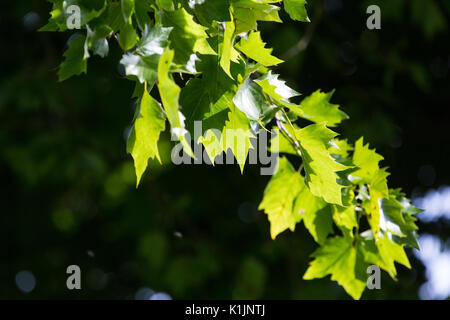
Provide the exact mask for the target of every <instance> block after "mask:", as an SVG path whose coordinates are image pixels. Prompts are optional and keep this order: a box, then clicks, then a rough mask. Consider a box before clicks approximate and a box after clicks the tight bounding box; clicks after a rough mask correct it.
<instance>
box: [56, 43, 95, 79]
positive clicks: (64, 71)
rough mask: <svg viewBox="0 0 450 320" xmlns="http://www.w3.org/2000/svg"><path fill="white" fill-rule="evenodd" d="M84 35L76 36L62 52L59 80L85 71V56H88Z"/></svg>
mask: <svg viewBox="0 0 450 320" xmlns="http://www.w3.org/2000/svg"><path fill="white" fill-rule="evenodd" d="M85 43H86V37H85V36H78V37H76V38H75V39H73V40H72V41H70V43H69V48H68V49H67V51H66V52H64V57H65V60H64V61H63V62H62V63H61V66H60V67H59V71H58V77H59V81H64V80H66V79H68V78H70V77H71V76H74V75H79V74H81V73H86V71H87V62H86V57H88V56H89V53H88V52H87V49H86V46H85Z"/></svg>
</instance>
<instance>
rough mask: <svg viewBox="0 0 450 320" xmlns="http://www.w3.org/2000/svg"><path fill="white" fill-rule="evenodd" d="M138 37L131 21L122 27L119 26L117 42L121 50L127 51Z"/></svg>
mask: <svg viewBox="0 0 450 320" xmlns="http://www.w3.org/2000/svg"><path fill="white" fill-rule="evenodd" d="M138 39H139V37H138V35H137V33H136V30H135V29H134V27H133V24H132V23H131V22H130V23H127V24H124V25H123V26H122V28H120V33H119V44H120V47H121V48H122V49H123V50H125V51H128V50H130V49H131V48H133V47H134V45H135V44H136V42H137V41H138Z"/></svg>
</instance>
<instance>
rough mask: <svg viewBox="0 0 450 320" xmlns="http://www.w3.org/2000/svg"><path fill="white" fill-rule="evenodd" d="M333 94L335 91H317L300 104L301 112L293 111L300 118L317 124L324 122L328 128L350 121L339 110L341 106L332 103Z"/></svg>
mask: <svg viewBox="0 0 450 320" xmlns="http://www.w3.org/2000/svg"><path fill="white" fill-rule="evenodd" d="M333 93H334V91H331V92H328V93H324V92H322V91H320V90H317V91H316V92H314V93H313V94H311V95H310V96H308V97H306V98H304V99H303V101H302V102H301V104H300V112H298V111H297V110H296V109H292V108H291V109H292V110H293V111H294V112H295V113H296V114H297V115H298V116H299V117H302V118H304V119H307V120H309V121H312V122H316V123H321V122H324V123H325V124H326V125H327V126H329V127H333V126H335V125H337V124H339V123H341V121H342V120H345V119H348V116H347V115H346V114H345V113H344V112H342V111H341V110H339V105H336V104H331V103H330V99H331V97H332V96H333ZM288 107H289V106H288Z"/></svg>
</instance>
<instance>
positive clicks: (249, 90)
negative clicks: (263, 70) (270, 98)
mask: <svg viewBox="0 0 450 320" xmlns="http://www.w3.org/2000/svg"><path fill="white" fill-rule="evenodd" d="M233 102H234V104H235V105H236V107H237V108H238V109H239V110H241V111H242V112H243V113H244V114H245V115H246V116H247V117H248V118H249V119H250V120H258V119H260V118H262V117H263V116H264V114H265V113H266V112H267V110H268V108H269V106H268V105H267V102H266V98H265V97H264V94H263V91H262V89H261V87H260V86H258V85H257V84H256V83H255V82H254V81H253V80H251V79H250V77H248V78H247V79H246V80H245V81H244V83H243V84H242V85H241V86H240V87H239V89H238V91H237V93H236V95H235V96H234V98H233Z"/></svg>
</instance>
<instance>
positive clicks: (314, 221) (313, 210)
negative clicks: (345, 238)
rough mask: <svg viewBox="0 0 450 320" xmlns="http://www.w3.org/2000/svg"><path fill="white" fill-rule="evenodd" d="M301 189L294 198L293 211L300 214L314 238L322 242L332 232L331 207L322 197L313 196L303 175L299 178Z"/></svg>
mask: <svg viewBox="0 0 450 320" xmlns="http://www.w3.org/2000/svg"><path fill="white" fill-rule="evenodd" d="M300 185H301V189H300V191H299V193H298V195H297V197H296V199H295V205H294V212H295V213H296V214H300V217H301V218H302V220H303V223H304V224H305V227H306V229H308V231H309V233H310V234H311V236H312V237H313V238H314V240H315V241H316V242H317V243H319V244H323V243H324V242H325V240H326V238H327V236H328V235H329V234H330V233H332V232H333V220H332V218H331V207H330V205H328V203H326V202H325V201H324V200H323V199H321V198H318V197H316V196H314V195H313V194H312V193H311V191H310V190H309V188H308V187H307V186H306V184H305V181H304V177H301V179H300Z"/></svg>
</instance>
